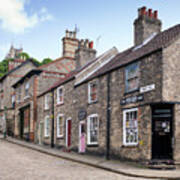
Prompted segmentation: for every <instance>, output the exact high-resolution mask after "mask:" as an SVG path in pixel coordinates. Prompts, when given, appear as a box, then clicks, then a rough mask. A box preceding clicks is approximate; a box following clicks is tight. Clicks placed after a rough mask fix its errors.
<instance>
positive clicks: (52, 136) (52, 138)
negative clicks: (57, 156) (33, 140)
mask: <svg viewBox="0 0 180 180" xmlns="http://www.w3.org/2000/svg"><path fill="white" fill-rule="evenodd" d="M51 96H52V119H51V121H52V124H51V148H54V90H53V89H52V91H51Z"/></svg>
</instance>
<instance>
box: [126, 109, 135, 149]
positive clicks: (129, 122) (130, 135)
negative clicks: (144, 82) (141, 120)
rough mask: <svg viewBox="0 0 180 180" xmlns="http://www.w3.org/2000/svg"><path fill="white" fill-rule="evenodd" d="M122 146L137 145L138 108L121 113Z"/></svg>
mask: <svg viewBox="0 0 180 180" xmlns="http://www.w3.org/2000/svg"><path fill="white" fill-rule="evenodd" d="M123 144H124V145H125V146H131V145H137V144H138V108H133V109H128V110H124V111H123Z"/></svg>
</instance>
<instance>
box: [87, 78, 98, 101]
mask: <svg viewBox="0 0 180 180" xmlns="http://www.w3.org/2000/svg"><path fill="white" fill-rule="evenodd" d="M88 101H89V103H93V102H96V101H97V82H96V81H94V82H91V83H89V84H88Z"/></svg>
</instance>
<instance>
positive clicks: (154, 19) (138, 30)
mask: <svg viewBox="0 0 180 180" xmlns="http://www.w3.org/2000/svg"><path fill="white" fill-rule="evenodd" d="M161 26H162V23H161V21H160V20H159V19H158V11H153V10H152V9H148V10H147V9H146V7H142V8H140V9H138V18H137V19H136V20H135V21H134V44H135V45H136V46H137V45H140V44H142V43H143V41H144V40H146V39H147V38H149V37H150V36H151V35H153V34H154V33H159V32H160V31H161Z"/></svg>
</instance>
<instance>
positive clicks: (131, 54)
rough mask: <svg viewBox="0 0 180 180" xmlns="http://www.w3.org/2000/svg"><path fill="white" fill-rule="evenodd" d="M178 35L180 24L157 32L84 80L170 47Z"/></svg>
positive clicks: (179, 33)
mask: <svg viewBox="0 0 180 180" xmlns="http://www.w3.org/2000/svg"><path fill="white" fill-rule="evenodd" d="M178 37H180V24H178V25H176V26H173V27H171V28H169V29H167V30H165V31H163V32H161V33H159V34H157V35H156V36H155V37H154V38H153V39H151V40H150V41H149V42H148V43H147V44H145V45H144V46H142V47H140V48H137V49H136V47H135V46H134V47H131V48H129V49H127V50H125V51H123V52H121V53H119V54H117V55H116V56H115V57H114V58H113V59H112V60H111V61H110V62H109V63H108V64H106V65H105V66H103V67H102V68H101V69H99V70H98V71H96V72H95V73H94V74H92V75H91V76H90V77H89V78H88V79H86V80H85V81H84V82H86V81H88V80H90V79H93V78H95V77H98V76H101V75H103V74H106V73H108V72H110V71H112V70H115V69H117V68H119V67H121V66H125V65H127V64H129V63H131V62H133V61H136V60H139V59H141V58H142V57H144V56H146V55H148V54H151V53H153V52H155V51H158V50H160V49H163V48H165V47H168V46H169V45H170V44H172V43H173V42H174V41H175V40H176V39H177V38H178Z"/></svg>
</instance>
